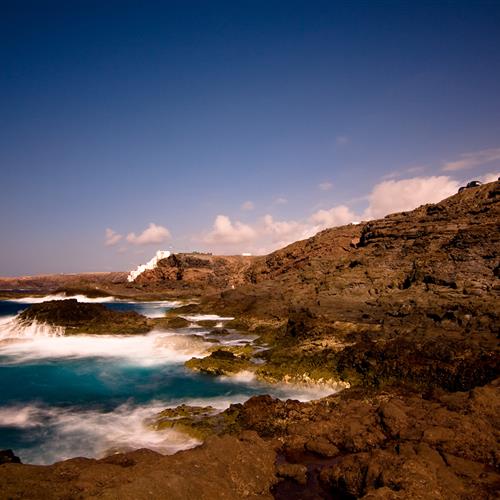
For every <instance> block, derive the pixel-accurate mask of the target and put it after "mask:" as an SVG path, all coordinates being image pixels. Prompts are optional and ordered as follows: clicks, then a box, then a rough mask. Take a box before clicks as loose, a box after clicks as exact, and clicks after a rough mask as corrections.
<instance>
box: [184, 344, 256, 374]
mask: <svg viewBox="0 0 500 500" xmlns="http://www.w3.org/2000/svg"><path fill="white" fill-rule="evenodd" d="M184 364H185V366H186V367H187V368H189V369H191V370H195V371H200V372H203V373H208V374H210V375H234V374H236V373H239V372H242V371H251V370H253V369H254V368H255V366H256V365H254V364H253V363H252V362H251V361H249V360H248V359H245V358H243V357H240V356H236V355H235V354H233V353H232V352H231V351H229V350H226V349H225V348H224V349H217V350H215V351H213V352H212V353H211V354H210V355H209V356H206V357H204V358H191V359H190V360H188V361H186V362H185V363H184Z"/></svg>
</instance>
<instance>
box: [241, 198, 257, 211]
mask: <svg viewBox="0 0 500 500" xmlns="http://www.w3.org/2000/svg"><path fill="white" fill-rule="evenodd" d="M254 208H255V205H254V203H253V201H250V200H248V201H245V203H243V204H242V205H241V209H242V210H246V211H250V210H253V209H254Z"/></svg>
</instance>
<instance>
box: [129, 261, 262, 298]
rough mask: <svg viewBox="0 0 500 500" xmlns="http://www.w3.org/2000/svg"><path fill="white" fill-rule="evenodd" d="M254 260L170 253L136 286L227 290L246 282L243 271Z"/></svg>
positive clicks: (196, 290) (136, 283)
mask: <svg viewBox="0 0 500 500" xmlns="http://www.w3.org/2000/svg"><path fill="white" fill-rule="evenodd" d="M254 261H255V257H246V256H245V257H244V256H237V255H235V256H214V255H210V254H201V253H196V254H182V253H180V254H172V255H170V257H168V258H167V259H163V260H161V261H159V262H158V264H157V266H156V267H155V269H151V270H148V271H145V272H144V273H142V274H141V275H140V276H139V277H138V278H137V279H136V280H135V282H134V284H135V285H136V286H137V287H142V288H148V289H150V288H156V289H169V290H191V291H192V293H193V294H196V295H198V294H200V292H203V293H205V294H206V293H209V292H215V291H220V290H223V289H225V288H231V287H235V286H238V285H241V284H242V283H245V282H247V281H248V277H247V272H248V269H249V268H250V266H251V264H252V263H253V262H254Z"/></svg>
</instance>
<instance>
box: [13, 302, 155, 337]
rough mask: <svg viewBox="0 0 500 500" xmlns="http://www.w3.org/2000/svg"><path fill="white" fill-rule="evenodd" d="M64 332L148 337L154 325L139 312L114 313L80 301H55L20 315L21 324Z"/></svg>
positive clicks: (101, 306)
mask: <svg viewBox="0 0 500 500" xmlns="http://www.w3.org/2000/svg"><path fill="white" fill-rule="evenodd" d="M34 321H36V322H38V323H43V324H48V325H51V326H56V327H62V328H64V333H65V335H76V334H81V333H87V334H120V335H130V334H139V333H146V332H148V331H150V330H151V328H152V326H153V325H152V322H151V321H150V320H148V319H147V318H145V317H144V316H141V315H140V314H138V313H136V312H121V311H112V310H110V309H108V308H107V307H105V306H104V305H102V304H89V303H85V302H78V301H77V300H76V299H68V300H51V301H47V302H41V303H39V304H33V305H31V306H30V307H28V308H27V309H25V310H24V311H23V312H22V313H21V314H20V315H19V322H20V323H21V324H23V325H29V324H31V323H32V322H34Z"/></svg>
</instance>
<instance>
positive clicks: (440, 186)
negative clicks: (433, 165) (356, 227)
mask: <svg viewBox="0 0 500 500" xmlns="http://www.w3.org/2000/svg"><path fill="white" fill-rule="evenodd" d="M458 188H459V184H458V182H457V181H455V180H453V179H451V178H450V177H448V176H444V175H441V176H432V177H413V178H412V179H403V180H399V181H395V180H391V181H384V182H381V183H379V184H377V185H376V186H375V187H374V188H373V190H372V192H371V194H370V196H369V205H368V208H367V209H366V210H365V213H364V214H363V216H362V218H363V219H376V218H379V217H384V216H385V215H387V214H390V213H394V212H403V211H407V210H413V209H414V208H417V207H419V206H420V205H423V204H425V203H437V202H438V201H441V200H442V199H443V198H447V197H448V196H451V195H452V194H455V193H456V192H457V191H458Z"/></svg>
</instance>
